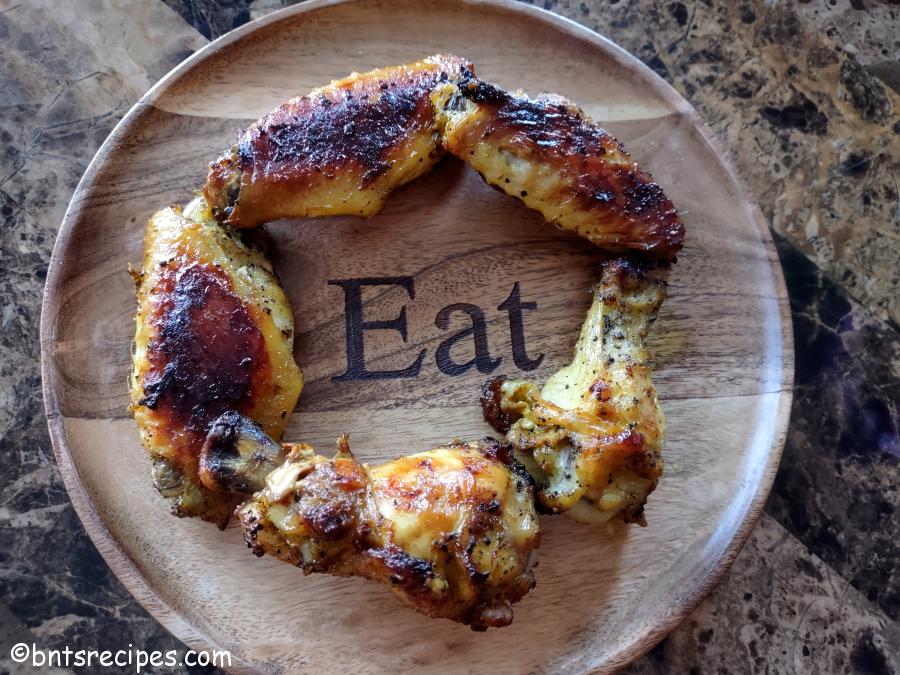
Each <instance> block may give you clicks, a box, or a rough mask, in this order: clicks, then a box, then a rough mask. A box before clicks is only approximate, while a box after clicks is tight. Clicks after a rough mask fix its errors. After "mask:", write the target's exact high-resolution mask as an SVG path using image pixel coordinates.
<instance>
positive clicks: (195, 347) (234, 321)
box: [130, 198, 303, 527]
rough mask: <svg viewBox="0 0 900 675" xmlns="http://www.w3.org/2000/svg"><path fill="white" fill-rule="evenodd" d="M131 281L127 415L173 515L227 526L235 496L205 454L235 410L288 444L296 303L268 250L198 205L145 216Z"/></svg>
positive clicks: (294, 392)
mask: <svg viewBox="0 0 900 675" xmlns="http://www.w3.org/2000/svg"><path fill="white" fill-rule="evenodd" d="M132 274H133V276H134V279H135V283H136V285H137V290H136V292H137V300H138V311H137V316H136V319H135V321H136V324H137V325H136V332H135V339H134V347H133V355H132V372H131V377H130V386H131V412H132V414H133V415H134V418H135V420H136V421H137V424H138V427H139V429H140V434H141V441H142V443H143V445H144V447H145V448H146V450H147V452H149V453H150V456H151V458H152V459H153V480H154V483H155V485H156V487H157V488H158V489H159V491H160V492H161V493H162V494H163V495H164V496H166V497H167V498H169V499H170V500H171V502H172V507H173V510H174V511H175V513H176V514H178V515H182V516H201V517H202V518H203V519H205V520H210V521H212V522H215V523H217V524H219V525H220V526H223V527H224V525H225V523H226V522H227V521H228V518H229V516H230V514H231V513H232V511H233V510H234V506H235V504H236V502H237V499H238V498H236V497H235V495H234V493H233V492H231V491H228V490H222V489H221V486H220V485H219V484H217V483H216V481H215V480H214V478H213V477H212V476H211V475H209V474H208V472H204V471H203V470H202V469H203V468H202V466H201V462H200V451H201V448H202V446H203V443H204V440H205V438H206V436H207V432H208V431H209V425H210V423H211V422H212V421H213V420H214V419H215V418H217V417H218V416H219V415H221V414H222V413H223V412H226V411H228V410H236V411H240V412H241V413H243V414H245V415H248V416H249V417H251V418H253V419H254V420H257V421H258V422H259V423H260V424H261V425H262V427H263V429H265V431H266V433H267V434H269V435H271V436H274V437H275V438H280V437H281V434H282V432H283V431H284V427H285V424H286V423H287V420H288V416H289V415H290V413H291V411H292V410H293V409H294V404H295V403H296V401H297V397H298V396H299V394H300V389H301V387H302V385H303V376H302V374H301V372H300V368H299V367H298V366H297V364H296V363H295V361H294V357H293V331H294V320H293V316H292V314H291V307H290V304H289V302H288V299H287V297H286V296H285V294H284V291H283V290H282V288H281V285H280V284H279V283H278V280H277V279H276V277H275V275H274V272H273V271H272V266H271V264H270V263H269V261H268V260H267V259H266V257H265V255H263V253H261V252H260V251H258V250H256V249H254V248H251V247H249V246H247V245H246V244H245V243H244V242H243V241H241V239H240V238H239V237H238V236H237V235H236V234H235V233H234V232H233V231H232V230H231V228H229V227H225V226H222V225H220V224H219V223H218V222H216V220H215V219H214V218H213V217H212V213H211V212H210V209H209V207H208V206H207V205H206V202H205V201H204V200H203V199H199V198H198V199H195V200H194V201H192V202H191V203H190V204H188V205H187V207H185V209H184V210H182V209H181V208H180V207H178V206H173V207H170V208H167V209H164V210H163V211H160V212H159V213H157V214H156V215H154V216H153V217H152V218H151V219H150V222H149V223H148V224H147V234H146V238H145V240H144V261H143V266H142V268H141V271H140V272H136V271H135V272H132Z"/></svg>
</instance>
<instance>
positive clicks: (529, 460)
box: [482, 259, 665, 525]
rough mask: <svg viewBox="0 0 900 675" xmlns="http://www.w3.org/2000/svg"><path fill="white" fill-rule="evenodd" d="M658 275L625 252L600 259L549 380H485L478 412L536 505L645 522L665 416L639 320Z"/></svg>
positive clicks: (651, 306)
mask: <svg viewBox="0 0 900 675" xmlns="http://www.w3.org/2000/svg"><path fill="white" fill-rule="evenodd" d="M664 296H665V286H664V283H663V282H662V281H659V280H654V279H652V278H650V276H648V273H647V272H645V271H644V270H642V269H641V268H640V267H638V266H636V265H635V264H634V263H632V262H629V261H627V260H625V259H620V260H614V261H609V262H606V263H604V266H603V271H602V277H601V281H600V283H599V284H597V286H596V287H595V288H594V290H593V302H592V304H591V308H590V310H589V311H588V315H587V318H586V319H585V322H584V326H583V328H582V330H581V335H580V337H579V339H578V343H577V345H576V347H575V356H574V359H573V360H572V363H571V364H569V365H568V366H566V367H564V368H563V369H562V370H560V371H559V372H557V373H556V374H554V375H553V376H552V377H550V379H549V380H547V383H546V384H545V385H544V387H543V389H542V390H541V391H540V392H538V391H537V387H536V386H535V385H534V384H532V383H529V382H513V381H507V382H504V381H502V380H499V379H494V380H491V381H489V382H488V383H486V384H485V387H484V390H483V392H482V408H483V410H484V414H485V419H486V420H487V421H488V422H489V423H490V424H491V425H492V426H494V427H495V428H496V429H498V431H501V432H505V433H506V440H507V442H509V443H511V444H512V445H513V447H514V448H515V449H516V454H517V456H518V457H519V458H520V460H521V461H522V462H523V463H524V464H525V466H526V467H527V468H528V469H529V472H530V473H531V474H532V476H534V477H535V480H536V481H537V482H538V485H539V488H540V489H539V493H538V494H539V498H540V501H541V503H542V505H543V506H544V507H545V508H546V509H548V510H550V511H552V512H562V511H567V512H568V513H569V515H571V516H572V517H574V518H575V519H576V520H580V521H584V522H602V521H605V520H609V519H610V518H613V517H615V516H618V517H620V518H622V519H623V520H624V521H625V522H634V523H638V524H641V525H645V524H646V522H645V520H644V515H643V512H644V504H645V503H646V501H647V496H648V495H649V494H650V492H652V491H653V489H654V488H655V487H656V483H657V480H658V479H659V477H660V475H661V474H662V468H663V466H662V459H661V456H660V455H661V451H662V446H663V437H664V433H665V418H664V417H663V413H662V409H661V408H660V405H659V401H658V400H657V397H656V391H655V389H654V387H653V383H652V382H651V380H650V367H649V365H648V359H649V354H648V352H647V349H646V347H645V346H644V340H645V338H646V335H647V329H648V327H649V325H650V324H651V323H652V322H653V320H654V318H655V317H656V313H657V311H658V309H659V306H660V304H661V303H662V301H663V298H664Z"/></svg>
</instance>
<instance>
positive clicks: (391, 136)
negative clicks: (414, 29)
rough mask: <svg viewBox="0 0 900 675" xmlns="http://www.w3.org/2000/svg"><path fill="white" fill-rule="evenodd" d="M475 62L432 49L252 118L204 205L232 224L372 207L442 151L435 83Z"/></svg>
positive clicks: (216, 171) (218, 165)
mask: <svg viewBox="0 0 900 675" xmlns="http://www.w3.org/2000/svg"><path fill="white" fill-rule="evenodd" d="M464 66H465V67H467V68H471V64H468V63H466V62H465V61H464V60H463V59H461V58H459V57H457V56H451V55H437V56H432V57H430V58H427V59H425V60H423V61H416V62H415V63H410V64H407V65H403V66H394V67H390V68H382V69H379V70H373V71H371V72H368V73H363V74H359V73H354V74H352V75H350V76H349V77H347V78H344V79H343V80H337V81H335V82H332V83H331V84H329V85H327V86H325V87H321V88H319V89H316V90H314V91H313V92H312V93H310V94H309V95H307V96H302V97H299V98H293V99H290V100H288V101H286V102H285V103H283V104H282V105H281V106H279V107H278V108H276V109H275V110H274V111H272V112H271V113H269V114H268V115H266V116H265V117H263V118H262V119H260V120H259V121H258V122H256V123H255V124H253V125H251V126H250V127H249V128H248V129H247V130H246V131H244V132H243V133H242V134H241V135H240V137H239V139H238V142H237V144H236V145H235V146H234V147H233V148H232V149H231V150H230V151H228V152H227V153H226V154H225V155H224V156H223V157H222V158H220V159H219V160H218V161H216V162H214V163H213V164H212V166H211V170H210V172H209V176H208V178H207V181H206V186H205V187H204V193H205V195H206V198H207V199H208V200H209V203H210V204H211V205H212V206H213V208H214V209H215V210H216V213H217V214H220V215H221V216H223V217H224V218H226V219H227V222H228V223H229V224H231V225H234V226H236V227H253V226H256V225H259V224H261V223H264V222H267V221H271V220H277V219H279V218H298V217H306V216H336V215H357V216H370V215H373V214H375V213H378V212H379V211H380V210H381V208H382V206H383V205H384V202H385V200H386V199H387V197H388V195H389V194H390V193H391V191H392V190H394V188H396V187H398V186H400V185H403V184H404V183H408V182H409V181H411V180H413V179H415V178H417V177H418V176H421V175H422V174H423V173H425V172H426V171H428V170H429V169H430V168H431V167H432V166H434V164H435V162H437V160H438V159H439V158H440V156H441V154H442V150H441V146H440V142H439V130H438V128H437V124H436V120H435V111H434V108H433V107H432V105H431V101H430V94H431V91H432V89H433V88H434V87H435V86H436V85H437V84H439V83H440V82H442V81H451V80H455V79H457V78H458V77H459V75H460V72H461V70H462V68H463V67H464Z"/></svg>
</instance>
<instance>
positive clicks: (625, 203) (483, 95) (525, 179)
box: [432, 73, 684, 262]
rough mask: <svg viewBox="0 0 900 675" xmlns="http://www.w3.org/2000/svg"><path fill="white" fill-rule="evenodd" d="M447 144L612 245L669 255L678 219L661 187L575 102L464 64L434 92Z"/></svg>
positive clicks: (678, 239) (675, 245)
mask: <svg viewBox="0 0 900 675" xmlns="http://www.w3.org/2000/svg"><path fill="white" fill-rule="evenodd" d="M432 100H433V102H434V105H435V108H436V110H437V111H438V122H439V124H440V126H441V129H442V134H443V136H442V143H443V145H444V148H445V149H446V150H447V151H449V152H451V153H452V154H454V155H456V156H457V157H459V158H460V159H462V160H464V161H466V162H467V163H468V164H470V165H471V166H472V167H473V168H474V169H475V170H476V171H478V173H480V174H481V176H482V178H484V180H485V181H487V182H488V183H489V184H491V185H493V186H494V187H496V188H498V189H500V190H502V191H504V192H506V193H507V194H508V195H511V196H513V197H515V198H517V199H520V200H521V201H522V202H524V204H525V205H526V206H528V207H529V208H532V209H535V210H537V211H539V212H540V213H541V214H542V215H543V216H544V218H545V219H546V220H547V221H549V222H551V223H553V224H555V225H557V226H558V227H560V228H562V229H564V230H570V231H572V232H575V233H576V234H578V235H580V236H582V237H584V238H585V239H588V240H589V241H591V242H592V243H594V244H596V245H597V246H599V247H601V248H604V249H606V250H609V251H613V252H625V251H629V250H631V251H639V252H641V253H642V254H643V255H645V256H647V257H650V258H654V259H657V260H661V261H667V262H669V261H672V260H674V258H675V254H676V253H677V252H678V250H679V249H680V248H681V246H682V243H683V240H684V226H683V225H682V223H681V220H680V218H679V217H678V214H677V212H676V211H675V207H674V206H673V205H672V202H671V201H669V198H668V197H666V195H665V193H664V192H663V190H662V188H661V187H660V186H659V185H657V184H656V183H654V182H653V179H652V177H651V176H650V174H649V173H647V172H646V171H644V170H643V169H641V168H640V167H639V166H638V165H637V163H635V161H634V160H633V159H632V158H631V157H630V156H629V154H628V153H627V152H626V150H625V148H624V147H623V146H622V144H621V143H619V141H617V140H616V139H615V138H614V137H613V136H611V135H610V134H609V133H607V132H606V131H604V130H603V129H601V128H600V127H598V126H597V125H595V124H594V123H593V122H592V121H591V120H590V118H588V117H587V116H586V115H585V114H584V113H583V112H582V111H581V110H580V109H578V108H577V107H576V106H575V105H574V104H573V103H572V102H570V101H568V100H566V99H564V98H563V97H561V96H558V95H555V94H545V95H542V96H540V97H538V98H537V99H536V100H530V99H528V98H527V97H525V96H524V95H523V94H520V93H517V94H515V95H513V94H509V93H507V92H505V91H503V90H502V89H500V88H498V87H495V86H493V85H491V84H487V83H485V82H483V81H481V80H478V79H476V78H475V77H474V76H472V75H471V74H470V73H464V76H463V78H461V80H460V81H459V82H458V83H455V82H450V81H448V82H447V83H445V84H443V85H441V86H439V87H437V88H436V89H435V92H434V94H433V95H432Z"/></svg>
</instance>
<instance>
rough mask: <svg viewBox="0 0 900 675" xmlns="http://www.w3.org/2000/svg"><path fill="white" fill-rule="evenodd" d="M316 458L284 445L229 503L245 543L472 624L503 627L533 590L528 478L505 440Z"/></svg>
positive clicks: (343, 442)
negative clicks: (251, 487)
mask: <svg viewBox="0 0 900 675" xmlns="http://www.w3.org/2000/svg"><path fill="white" fill-rule="evenodd" d="M338 449H339V452H338V454H337V455H336V456H335V457H334V458H332V459H327V458H325V457H322V456H320V455H316V454H315V452H314V451H313V449H312V448H310V447H309V446H306V445H294V446H291V449H290V453H289V455H288V457H287V461H286V462H285V463H284V464H283V465H282V466H281V467H280V468H278V469H276V470H275V471H274V472H272V473H271V474H269V476H268V479H267V486H266V488H265V489H264V490H262V491H261V492H259V493H257V494H256V495H255V496H254V498H253V499H252V500H251V501H249V502H247V503H246V504H243V505H242V506H240V507H239V508H238V516H239V519H240V522H241V526H242V528H243V531H244V538H245V539H246V541H247V544H248V545H249V546H250V548H252V549H253V551H254V552H255V553H256V554H257V555H260V556H261V555H263V554H264V553H268V554H270V555H274V556H276V557H278V558H281V559H282V560H285V561H287V562H290V563H292V564H294V565H297V566H298V567H300V568H301V569H302V570H303V572H304V573H306V574H310V573H312V572H325V573H328V574H334V575H337V576H361V577H365V578H367V579H370V580H373V581H377V582H379V583H381V584H383V585H385V586H387V587H388V588H390V589H391V591H393V593H394V594H395V595H396V596H397V597H398V598H399V599H400V600H401V601H403V602H404V603H405V604H406V605H408V606H410V607H412V608H413V609H416V610H418V611H420V612H422V613H423V614H427V615H428V616H431V617H438V618H446V619H451V620H453V621H458V622H461V623H464V624H469V625H471V627H472V628H473V629H474V630H486V629H487V628H489V627H499V626H506V625H508V624H509V623H510V622H511V621H512V618H513V614H512V608H511V604H512V603H514V602H516V601H518V600H519V599H520V598H522V596H524V595H525V594H526V593H527V592H528V591H529V590H530V589H531V588H532V587H533V586H534V576H533V574H532V571H531V567H532V564H533V559H534V556H535V555H536V554H535V550H536V549H537V547H538V545H539V543H540V529H539V523H538V519H537V516H536V514H535V511H534V496H533V492H532V482H531V479H530V478H529V476H528V474H527V472H526V471H525V469H524V468H523V467H522V466H521V465H519V464H518V463H517V462H516V461H515V459H514V457H513V454H512V450H511V448H510V447H509V446H506V445H503V444H501V443H499V442H498V441H496V440H494V439H490V438H488V439H484V440H482V441H478V442H475V443H462V442H455V443H452V444H450V445H446V446H442V447H438V448H434V449H433V450H429V451H428V452H422V453H419V454H415V455H409V456H407V457H403V458H401V459H397V460H395V461H393V462H388V463H387V464H382V465H381V466H376V467H369V466H367V465H365V464H361V463H360V462H358V461H357V460H356V459H354V457H353V455H352V454H351V453H350V449H349V446H348V444H347V439H346V437H341V439H340V440H339V441H338Z"/></svg>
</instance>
